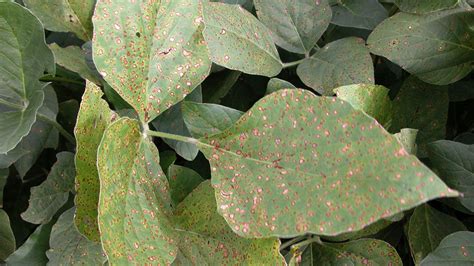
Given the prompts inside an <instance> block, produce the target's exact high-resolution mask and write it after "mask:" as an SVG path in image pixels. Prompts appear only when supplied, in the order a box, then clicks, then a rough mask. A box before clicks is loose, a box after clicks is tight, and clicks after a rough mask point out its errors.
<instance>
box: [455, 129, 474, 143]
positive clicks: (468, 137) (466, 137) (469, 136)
mask: <svg viewBox="0 0 474 266" xmlns="http://www.w3.org/2000/svg"><path fill="white" fill-rule="evenodd" d="M454 141H456V142H461V143H464V144H469V145H471V144H474V133H471V132H464V133H462V134H460V135H457V136H456V137H455V138H454Z"/></svg>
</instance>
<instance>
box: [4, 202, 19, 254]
mask: <svg viewBox="0 0 474 266" xmlns="http://www.w3.org/2000/svg"><path fill="white" fill-rule="evenodd" d="M0 243H2V245H1V246H0V261H2V260H5V259H6V258H7V257H8V256H9V255H10V254H11V253H13V251H15V248H16V246H15V236H14V235H13V231H12V229H11V227H10V219H9V218H8V214H7V213H6V212H5V211H4V210H2V209H0Z"/></svg>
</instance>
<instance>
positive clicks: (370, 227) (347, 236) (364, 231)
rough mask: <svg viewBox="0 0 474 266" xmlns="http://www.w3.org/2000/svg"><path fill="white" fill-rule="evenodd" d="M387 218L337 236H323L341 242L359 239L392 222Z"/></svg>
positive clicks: (378, 230) (376, 231) (373, 233)
mask: <svg viewBox="0 0 474 266" xmlns="http://www.w3.org/2000/svg"><path fill="white" fill-rule="evenodd" d="M402 214H403V213H402ZM402 216H403V215H402ZM388 219H389V218H386V219H380V220H378V221H377V222H375V223H373V224H370V225H368V226H366V227H364V228H363V229H361V230H359V231H355V232H347V233H343V234H340V235H337V236H324V237H323V238H324V239H326V240H329V241H331V242H343V241H346V240H355V239H359V238H363V237H368V236H372V235H375V234H376V233H378V232H380V231H381V230H382V229H384V228H386V227H387V226H389V225H390V224H392V221H390V220H388Z"/></svg>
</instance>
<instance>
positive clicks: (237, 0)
mask: <svg viewBox="0 0 474 266" xmlns="http://www.w3.org/2000/svg"><path fill="white" fill-rule="evenodd" d="M211 2H221V3H226V4H231V5H241V6H242V7H243V8H245V9H247V10H248V11H252V8H253V2H252V0H211Z"/></svg>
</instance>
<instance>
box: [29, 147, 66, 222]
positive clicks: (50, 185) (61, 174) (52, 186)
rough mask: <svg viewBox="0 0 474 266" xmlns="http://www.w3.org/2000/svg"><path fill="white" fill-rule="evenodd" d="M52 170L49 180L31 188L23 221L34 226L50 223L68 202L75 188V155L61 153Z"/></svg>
mask: <svg viewBox="0 0 474 266" xmlns="http://www.w3.org/2000/svg"><path fill="white" fill-rule="evenodd" d="M56 157H57V159H58V160H57V161H56V163H55V164H54V165H53V167H52V168H51V172H50V173H49V174H48V177H47V179H46V180H45V181H44V182H43V183H41V185H39V186H37V187H33V188H31V196H30V200H29V206H28V209H27V210H26V211H25V212H24V213H22V214H21V217H22V218H23V220H25V221H27V222H30V223H33V224H45V223H48V222H49V221H50V220H51V219H52V218H53V216H54V214H56V212H57V211H58V210H59V209H60V208H61V207H62V206H63V205H64V203H66V202H67V199H68V197H69V192H70V191H71V190H72V189H73V188H74V177H75V170H74V154H73V153H70V152H61V153H58V154H57V155H56Z"/></svg>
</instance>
